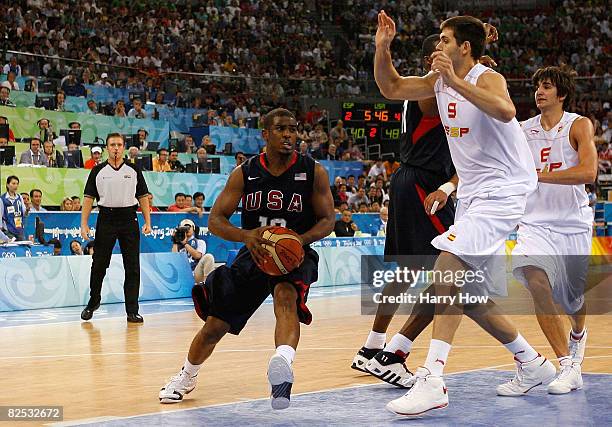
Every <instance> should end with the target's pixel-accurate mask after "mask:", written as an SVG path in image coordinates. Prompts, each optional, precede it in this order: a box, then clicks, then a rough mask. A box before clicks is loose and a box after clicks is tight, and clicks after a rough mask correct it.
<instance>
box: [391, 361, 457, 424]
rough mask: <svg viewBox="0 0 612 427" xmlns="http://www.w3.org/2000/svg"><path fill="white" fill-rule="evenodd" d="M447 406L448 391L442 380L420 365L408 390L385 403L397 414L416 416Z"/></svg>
mask: <svg viewBox="0 0 612 427" xmlns="http://www.w3.org/2000/svg"><path fill="white" fill-rule="evenodd" d="M447 406H448V392H447V389H446V385H445V384H444V380H443V379H442V377H436V376H433V375H431V373H430V372H429V369H427V368H423V367H421V368H419V369H417V372H416V375H415V381H414V385H413V386H412V388H411V389H410V391H409V392H408V393H406V394H405V395H403V396H402V397H400V398H399V399H395V400H392V401H391V402H389V403H387V406H386V408H387V409H388V410H389V411H391V412H393V413H395V414H397V415H405V416H416V415H420V414H422V413H424V412H427V411H431V410H432V409H442V408H445V407H447Z"/></svg>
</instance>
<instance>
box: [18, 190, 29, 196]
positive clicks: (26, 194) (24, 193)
mask: <svg viewBox="0 0 612 427" xmlns="http://www.w3.org/2000/svg"><path fill="white" fill-rule="evenodd" d="M19 194H21V195H22V196H24V195H25V196H29V194H28V193H27V192H26V191H24V192H23V193H19Z"/></svg>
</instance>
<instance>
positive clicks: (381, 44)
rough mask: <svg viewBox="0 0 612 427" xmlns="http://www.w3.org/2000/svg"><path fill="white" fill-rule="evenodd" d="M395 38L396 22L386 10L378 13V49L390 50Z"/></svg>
mask: <svg viewBox="0 0 612 427" xmlns="http://www.w3.org/2000/svg"><path fill="white" fill-rule="evenodd" d="M394 37H395V22H393V19H391V18H390V17H389V16H388V15H387V14H386V13H385V11H384V10H381V11H380V12H379V13H378V29H377V30H376V39H375V42H376V48H377V49H388V48H389V47H390V46H391V42H392V41H393V38H394Z"/></svg>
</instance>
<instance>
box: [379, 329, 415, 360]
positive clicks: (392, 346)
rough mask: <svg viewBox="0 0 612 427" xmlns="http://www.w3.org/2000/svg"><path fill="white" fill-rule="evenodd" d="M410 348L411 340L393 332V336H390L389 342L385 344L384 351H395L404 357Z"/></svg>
mask: <svg viewBox="0 0 612 427" xmlns="http://www.w3.org/2000/svg"><path fill="white" fill-rule="evenodd" d="M411 348H412V341H411V340H409V339H408V338H406V337H405V336H403V335H402V334H395V335H393V338H391V341H390V342H389V344H387V347H386V348H385V351H388V352H390V353H395V354H397V355H398V356H401V357H404V358H405V357H406V356H407V355H408V353H410V349H411Z"/></svg>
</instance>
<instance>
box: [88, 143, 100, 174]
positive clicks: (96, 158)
mask: <svg viewBox="0 0 612 427" xmlns="http://www.w3.org/2000/svg"><path fill="white" fill-rule="evenodd" d="M100 163H102V147H92V148H91V157H90V158H89V159H88V160H86V161H85V169H93V168H94V167H95V166H97V165H99V164H100Z"/></svg>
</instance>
